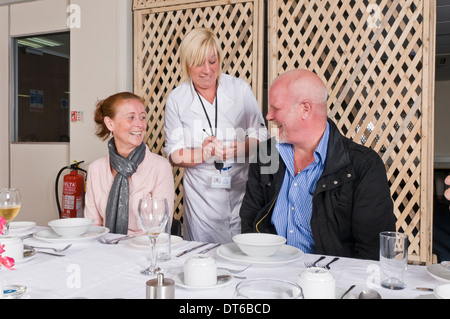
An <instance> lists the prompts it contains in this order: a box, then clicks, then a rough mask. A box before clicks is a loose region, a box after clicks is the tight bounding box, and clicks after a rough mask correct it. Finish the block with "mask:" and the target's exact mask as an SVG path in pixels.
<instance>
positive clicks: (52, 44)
mask: <svg viewBox="0 0 450 319" xmlns="http://www.w3.org/2000/svg"><path fill="white" fill-rule="evenodd" d="M27 40H28V41H31V42H34V43H38V44H40V45H43V46H46V47H59V46H61V45H62V43H60V42H57V41H53V40H49V39H45V38H38V37H34V38H27Z"/></svg>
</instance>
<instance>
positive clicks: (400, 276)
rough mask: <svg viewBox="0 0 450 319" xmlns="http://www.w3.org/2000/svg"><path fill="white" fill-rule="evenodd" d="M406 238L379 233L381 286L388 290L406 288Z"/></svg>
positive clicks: (391, 233) (404, 235) (394, 233)
mask: <svg viewBox="0 0 450 319" xmlns="http://www.w3.org/2000/svg"><path fill="white" fill-rule="evenodd" d="M407 265H408V236H407V235H406V234H403V233H399V232H389V231H386V232H381V233H380V271H381V272H380V275H381V278H380V279H381V282H380V283H381V286H382V287H384V288H388V289H394V290H399V289H404V288H405V287H406V269H407Z"/></svg>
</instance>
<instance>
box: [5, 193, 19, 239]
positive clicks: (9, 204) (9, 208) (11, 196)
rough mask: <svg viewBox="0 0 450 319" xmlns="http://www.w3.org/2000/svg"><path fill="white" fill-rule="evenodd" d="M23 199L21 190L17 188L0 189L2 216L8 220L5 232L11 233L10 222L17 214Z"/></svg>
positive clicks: (6, 233)
mask: <svg viewBox="0 0 450 319" xmlns="http://www.w3.org/2000/svg"><path fill="white" fill-rule="evenodd" d="M21 204H22V200H21V198H20V191H19V190H18V189H16V188H4V189H1V190H0V217H4V218H5V220H6V229H5V230H4V232H3V234H4V235H8V234H9V224H10V223H11V221H12V220H13V219H14V218H15V217H16V216H17V214H18V213H19V210H20V205H21Z"/></svg>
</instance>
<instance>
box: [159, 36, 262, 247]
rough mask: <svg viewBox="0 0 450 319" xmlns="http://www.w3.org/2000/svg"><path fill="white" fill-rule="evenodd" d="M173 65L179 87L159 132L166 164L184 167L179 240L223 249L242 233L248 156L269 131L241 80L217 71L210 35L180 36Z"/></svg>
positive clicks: (219, 68)
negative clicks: (177, 67)
mask: <svg viewBox="0 0 450 319" xmlns="http://www.w3.org/2000/svg"><path fill="white" fill-rule="evenodd" d="M180 62H181V66H182V68H183V71H184V74H185V76H186V81H184V82H183V83H181V85H179V86H178V87H177V88H175V89H174V90H173V91H172V92H171V93H170V95H169V96H168V99H167V104H166V109H165V126H164V129H165V133H166V141H165V142H166V143H165V152H166V154H167V156H168V158H169V160H170V162H171V163H172V164H173V165H176V166H179V167H183V168H184V176H183V192H184V198H183V199H184V202H183V204H184V219H183V225H184V238H185V239H187V240H196V241H202V242H217V243H228V242H231V240H232V236H234V235H236V234H239V233H240V231H241V221H240V218H239V208H240V206H241V202H242V198H243V196H244V192H245V185H246V181H247V173H248V162H249V155H252V154H254V153H255V152H256V148H257V145H258V143H259V141H264V140H266V139H267V137H268V132H267V129H266V128H265V124H264V120H263V117H262V114H261V111H260V109H259V106H258V102H257V101H256V99H255V96H254V95H253V92H252V90H251V88H250V86H249V85H248V84H247V82H245V81H244V80H242V79H238V78H235V77H232V76H230V75H227V74H222V73H221V72H222V56H221V52H220V44H219V41H218V39H217V37H216V36H215V35H214V33H213V32H212V30H211V29H207V28H198V29H194V30H193V31H191V32H190V33H189V34H188V35H187V36H186V38H185V39H184V40H183V42H182V43H181V46H180Z"/></svg>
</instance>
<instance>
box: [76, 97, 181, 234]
mask: <svg viewBox="0 0 450 319" xmlns="http://www.w3.org/2000/svg"><path fill="white" fill-rule="evenodd" d="M145 116H146V113H145V108H144V104H143V100H142V98H140V97H139V96H137V95H135V94H133V93H129V92H122V93H117V94H114V95H112V96H110V97H108V98H107V99H105V100H103V101H100V102H98V103H97V107H96V110H95V115H94V120H95V122H96V124H97V131H96V135H97V136H98V137H99V138H101V139H102V140H106V139H107V138H108V137H109V136H110V135H111V134H112V138H111V139H110V140H109V142H108V150H109V155H107V156H105V157H102V158H99V159H97V160H96V161H94V162H93V163H92V164H91V165H90V166H89V169H88V174H87V185H86V187H87V191H86V201H85V202H86V207H85V211H84V215H85V217H88V218H93V219H94V220H95V224H97V225H102V226H106V227H108V228H109V230H110V232H112V233H118V234H127V233H128V234H141V233H142V229H141V227H140V225H139V220H138V203H139V199H141V198H143V197H145V196H148V195H149V196H151V197H152V198H166V199H167V202H168V204H169V212H170V216H169V217H170V220H171V219H172V215H173V206H174V192H175V190H174V182H173V175H172V168H171V166H170V164H169V162H168V161H167V160H166V159H165V158H164V157H162V156H159V155H157V154H154V153H152V152H150V151H149V149H148V147H147V146H146V145H145V144H144V143H143V137H144V134H145V132H146V129H147V121H146V118H145Z"/></svg>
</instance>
